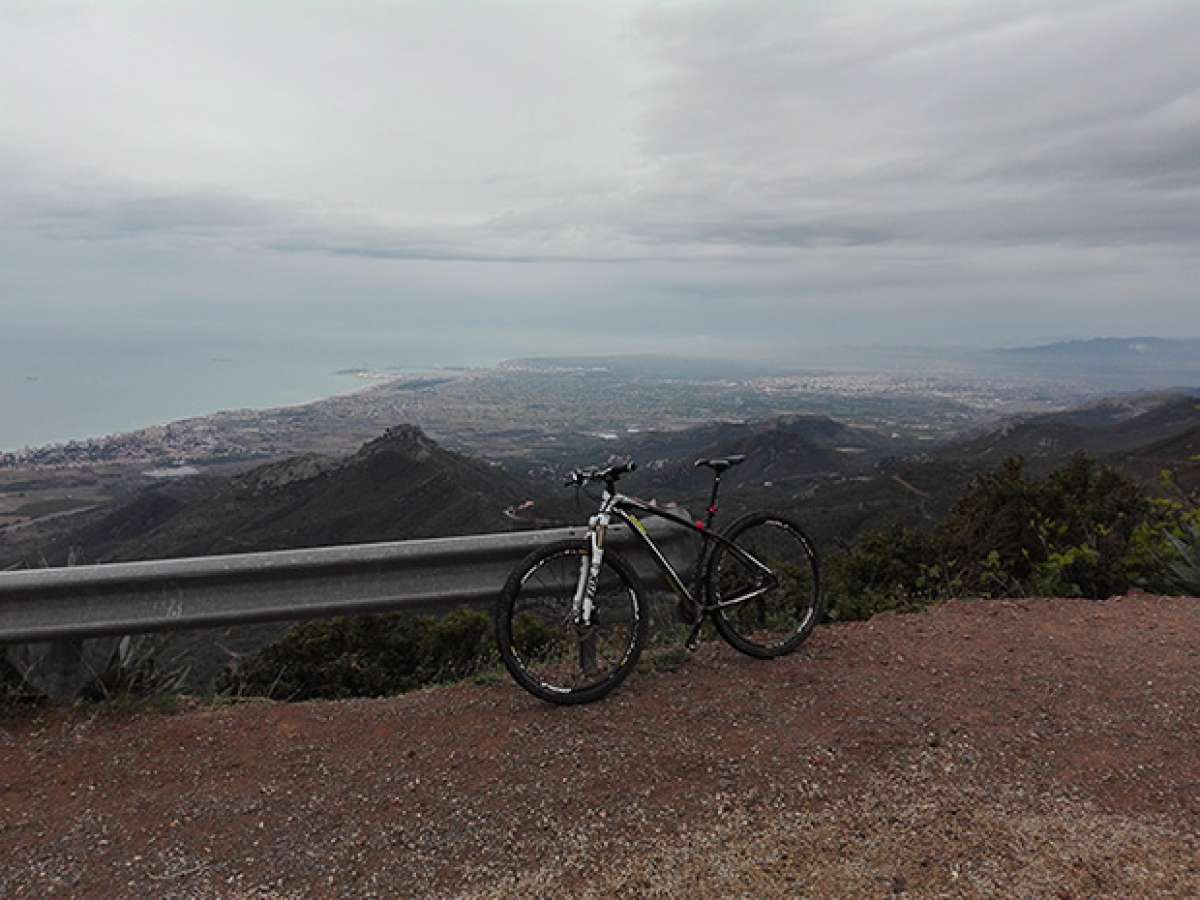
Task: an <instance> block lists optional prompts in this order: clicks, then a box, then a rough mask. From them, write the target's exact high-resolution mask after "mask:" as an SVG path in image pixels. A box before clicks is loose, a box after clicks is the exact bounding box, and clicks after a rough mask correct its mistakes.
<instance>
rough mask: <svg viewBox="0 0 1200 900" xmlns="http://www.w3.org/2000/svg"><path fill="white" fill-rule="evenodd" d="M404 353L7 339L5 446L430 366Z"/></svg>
mask: <svg viewBox="0 0 1200 900" xmlns="http://www.w3.org/2000/svg"><path fill="white" fill-rule="evenodd" d="M403 355H404V354H403V353H401V352H397V353H396V355H388V354H387V353H386V352H382V351H376V352H375V353H373V354H372V353H370V352H368V353H366V354H364V353H363V352H362V351H361V350H358V349H348V348H346V347H339V346H332V347H331V346H322V345H320V344H314V343H311V342H310V343H306V344H304V345H303V346H298V345H297V344H296V343H288V342H272V341H270V340H249V339H240V340H228V339H219V338H213V337H205V338H173V339H169V340H164V339H163V338H162V337H158V336H156V337H155V338H153V339H149V338H134V337H124V338H106V339H100V340H92V339H87V340H85V339H82V338H76V339H68V340H60V339H50V338H42V339H37V338H34V339H25V340H20V341H17V340H13V339H12V338H5V337H0V450H17V449H20V448H22V447H25V446H39V445H42V444H47V443H54V442H61V441H68V440H78V439H83V438H88V437H97V436H100V435H104V434H111V433H113V432H121V431H129V430H133V429H137V428H143V427H146V426H150V425H161V424H164V423H166V422H170V421H173V420H175V419H181V418H186V417H188V416H196V415H204V414H207V413H212V412H217V411H218V410H223V409H243V408H252V409H261V408H266V407H272V406H284V405H290V404H295V403H304V402H307V401H310V400H316V399H318V398H321V397H329V396H333V395H335V394H344V393H348V392H351V391H355V390H359V389H361V388H364V387H367V386H369V385H370V384H371V383H372V382H370V381H367V380H364V379H363V378H361V377H358V376H355V375H352V374H337V373H338V372H339V371H344V370H346V369H369V370H372V371H394V372H395V373H396V374H397V376H399V375H402V374H404V373H405V372H411V371H421V370H423V368H422V365H421V362H420V361H418V362H417V363H416V364H414V365H406V366H403V367H401V366H399V365H398V363H399V360H398V359H397V357H398V356H399V357H402V356H403ZM425 368H428V367H425Z"/></svg>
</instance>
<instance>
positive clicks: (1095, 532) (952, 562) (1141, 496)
mask: <svg viewBox="0 0 1200 900" xmlns="http://www.w3.org/2000/svg"><path fill="white" fill-rule="evenodd" d="M1165 485H1166V486H1168V487H1169V485H1167V484H1166V483H1165ZM1198 516H1200V514H1198V513H1197V511H1196V505H1195V503H1194V499H1189V498H1182V499H1181V498H1174V499H1170V498H1162V497H1159V498H1152V497H1151V496H1150V495H1149V494H1148V493H1147V491H1146V490H1145V489H1144V488H1142V487H1141V486H1140V485H1139V484H1138V483H1137V482H1136V481H1134V480H1133V479H1132V478H1131V477H1129V476H1127V475H1125V474H1123V473H1121V472H1118V471H1116V470H1114V469H1111V468H1108V467H1106V466H1102V465H1099V464H1098V463H1096V462H1095V461H1094V460H1091V459H1089V458H1087V457H1086V456H1083V455H1079V456H1076V457H1074V458H1072V459H1071V460H1070V461H1069V462H1068V463H1067V464H1066V465H1064V466H1062V467H1061V468H1060V469H1058V470H1056V471H1055V472H1052V473H1051V474H1050V475H1048V476H1046V477H1045V478H1043V479H1041V480H1032V479H1030V478H1027V477H1026V474H1025V467H1024V461H1023V460H1022V459H1021V458H1020V457H1014V458H1012V459H1009V460H1007V461H1006V462H1005V463H1004V464H1003V465H1002V466H1000V468H998V469H997V470H996V471H994V472H988V473H985V474H983V475H980V476H978V477H976V478H975V479H974V481H972V482H971V484H970V485H969V487H968V488H967V490H966V492H965V493H964V494H963V495H962V496H961V497H960V498H959V499H958V501H957V502H956V503H955V504H954V506H953V508H952V509H951V512H950V514H949V516H948V517H947V518H946V520H945V521H943V522H942V523H940V524H939V525H937V526H936V527H935V528H932V529H930V530H927V531H921V530H916V529H912V528H905V527H899V526H897V527H894V528H891V529H888V530H884V531H875V532H870V533H867V534H865V535H863V536H862V537H860V539H859V540H858V542H857V543H856V544H855V545H854V546H853V547H852V548H851V549H849V550H847V551H843V552H841V553H835V554H832V555H831V557H830V559H829V560H828V564H827V566H826V587H827V590H826V595H827V597H828V598H829V604H830V617H831V618H835V619H842V620H847V619H860V618H868V617H870V616H872V615H874V614H876V613H879V612H883V611H886V610H902V609H919V608H921V607H924V606H927V605H928V604H930V603H934V602H938V601H940V600H945V599H948V598H950V597H963V596H983V597H988V596H992V597H996V596H1080V597H1095V598H1102V597H1108V596H1111V595H1112V594H1117V593H1122V592H1124V591H1126V590H1128V589H1129V588H1130V587H1131V586H1133V585H1135V584H1137V585H1143V586H1151V587H1158V588H1160V589H1163V590H1166V589H1167V584H1168V582H1171V583H1175V584H1179V583H1181V582H1182V583H1186V582H1187V580H1188V579H1189V578H1192V579H1194V578H1195V572H1196V567H1195V565H1194V564H1193V566H1192V567H1191V568H1189V567H1188V565H1187V563H1186V560H1187V559H1188V558H1189V557H1188V556H1187V553H1186V552H1185V551H1184V550H1183V549H1182V548H1183V547H1184V546H1190V547H1191V548H1192V552H1193V556H1192V557H1190V558H1191V559H1192V560H1193V561H1194V560H1195V556H1194V553H1195V547H1196V546H1197V545H1196V542H1195V541H1194V539H1193V540H1192V542H1191V543H1190V545H1189V544H1188V539H1187V534H1189V533H1190V532H1188V531H1187V529H1188V528H1189V527H1194V528H1195V529H1196V531H1197V532H1198V533H1200V517H1198ZM1188 572H1191V573H1192V574H1191V575H1188V574H1187V573H1188ZM1180 573H1182V574H1180ZM1192 583H1193V584H1194V583H1196V582H1195V581H1194V580H1193V581H1192Z"/></svg>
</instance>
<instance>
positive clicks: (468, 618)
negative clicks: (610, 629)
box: [218, 609, 495, 700]
mask: <svg viewBox="0 0 1200 900" xmlns="http://www.w3.org/2000/svg"><path fill="white" fill-rule="evenodd" d="M494 655H495V651H494V648H493V643H492V639H491V618H490V617H489V616H488V615H486V614H485V613H482V612H479V611H477V610H472V609H459V610H455V611H454V612H452V613H450V614H448V615H446V616H444V617H442V618H436V617H433V616H421V617H415V616H412V615H409V614H407V613H394V614H389V615H382V616H357V617H346V618H334V619H323V620H316V621H312V622H305V623H303V624H301V625H298V626H296V627H295V628H293V629H292V630H291V631H289V632H288V633H287V634H286V635H285V636H284V637H283V638H282V639H280V640H279V641H276V642H275V643H274V644H271V645H270V646H268V647H264V648H263V649H262V650H260V651H259V652H258V653H256V654H254V655H253V656H252V657H249V658H247V659H245V660H243V661H242V662H241V663H240V664H239V665H238V667H237V669H236V670H234V671H232V672H230V673H228V674H227V675H225V676H224V677H223V678H222V679H221V680H220V682H219V683H218V690H219V691H222V692H225V693H232V694H236V695H253V696H267V697H276V698H282V699H288V700H307V699H313V698H324V699H336V698H344V697H379V696H385V695H390V694H397V693H402V692H404V691H409V690H413V689H415V688H418V687H422V686H424V685H427V684H434V683H437V682H441V681H448V680H455V679H460V678H465V677H467V676H469V675H471V674H472V673H473V672H475V671H476V670H478V669H479V668H480V667H482V666H485V665H490V664H491V663H492V661H493V659H494Z"/></svg>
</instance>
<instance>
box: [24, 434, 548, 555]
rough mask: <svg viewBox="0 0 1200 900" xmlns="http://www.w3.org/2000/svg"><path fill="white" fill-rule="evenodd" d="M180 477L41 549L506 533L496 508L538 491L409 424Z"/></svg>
mask: <svg viewBox="0 0 1200 900" xmlns="http://www.w3.org/2000/svg"><path fill="white" fill-rule="evenodd" d="M190 482H192V480H191V479H182V480H180V481H179V482H177V483H172V484H169V485H163V486H154V487H151V488H148V489H146V490H144V491H141V492H139V493H138V494H136V495H134V496H133V498H131V499H130V500H128V501H126V502H124V503H121V504H119V505H117V506H116V507H114V508H111V509H109V510H107V511H105V512H104V513H103V514H102V515H101V516H99V517H96V518H94V519H93V520H92V521H90V522H88V523H86V524H84V525H83V526H82V527H80V528H78V529H76V530H74V531H71V532H70V533H68V534H66V535H64V536H63V537H62V538H60V539H59V540H58V541H57V542H56V544H55V546H54V547H53V548H52V551H51V553H48V554H47V556H48V557H49V558H50V559H51V561H52V562H54V561H55V557H57V556H63V557H65V555H66V552H67V548H69V547H71V546H74V547H77V548H79V550H80V551H81V552H82V555H83V558H84V559H85V560H87V561H116V560H132V559H159V558H166V557H180V556H205V555H211V554H217V553H243V552H250V551H255V550H279V549H288V548H296V547H313V546H324V545H329V544H347V543H359V542H368V541H380V540H400V539H406V538H422V537H437V536H443V535H451V534H469V533H477V532H486V531H505V530H511V529H513V528H516V527H521V526H522V523H519V522H516V521H514V520H513V519H512V518H510V517H509V515H507V514H506V510H507V509H509V508H510V507H512V506H515V505H518V504H520V503H522V502H524V501H525V500H528V499H532V498H533V496H534V491H535V490H537V488H536V487H535V486H531V485H530V484H529V483H527V482H525V481H524V480H522V479H519V478H517V477H514V476H512V475H509V474H507V473H505V472H504V471H503V470H502V469H499V468H496V467H493V466H489V465H487V464H485V463H482V462H479V461H477V460H473V459H469V458H467V457H464V456H460V455H459V454H457V453H451V452H449V451H447V450H444V449H442V448H441V447H440V446H438V444H437V443H435V442H434V441H433V440H431V439H430V438H429V437H427V436H426V435H425V434H424V433H423V432H422V431H421V430H420V429H418V428H416V427H414V426H408V425H405V426H400V427H397V428H393V429H391V430H389V431H388V432H387V433H385V434H384V435H383V436H382V437H380V438H377V439H375V440H373V441H370V442H369V443H367V444H365V445H364V446H363V447H362V448H361V449H360V450H359V451H358V452H357V453H355V454H353V455H352V456H349V457H347V458H345V459H342V460H337V459H333V458H329V457H324V456H318V455H313V454H309V455H306V456H299V457H294V458H291V459H286V460H283V461H281V462H275V463H269V464H267V465H264V466H259V467H258V468H255V469H252V470H250V471H249V472H246V473H244V474H242V475H239V476H237V477H234V478H232V479H228V480H226V479H215V478H214V479H203V480H202V481H196V482H195V483H190ZM551 502H553V500H551ZM543 507H544V504H541V505H539V506H538V507H537V508H538V509H541V508H543ZM528 524H531V523H525V527H528Z"/></svg>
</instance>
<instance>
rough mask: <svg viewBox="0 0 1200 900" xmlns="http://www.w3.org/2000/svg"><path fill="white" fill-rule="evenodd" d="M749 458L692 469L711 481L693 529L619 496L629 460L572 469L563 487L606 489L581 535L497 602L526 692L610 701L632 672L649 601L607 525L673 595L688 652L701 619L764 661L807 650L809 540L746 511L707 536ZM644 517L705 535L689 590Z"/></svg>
mask: <svg viewBox="0 0 1200 900" xmlns="http://www.w3.org/2000/svg"><path fill="white" fill-rule="evenodd" d="M744 459H745V456H740V455H739V456H725V457H720V458H716V459H700V460H697V461H696V466H697V467H701V466H704V467H708V468H710V469H712V470H713V476H714V477H713V485H712V494H711V497H710V501H709V505H708V510H707V515H706V517H705V518H704V519H702V520H698V521H696V522H692V521H690V520H689V519H686V518H684V517H683V516H682V515H680V514H679V513H678V511H672V510H670V509H665V508H663V507H660V506H657V505H655V504H653V503H648V502H646V501H644V500H639V499H637V498H636V497H630V496H627V495H625V494H621V493H618V491H617V487H616V485H617V481H618V480H619V479H620V478H621V476H623V475H626V474H628V473H629V472H632V471H634V469H635V468H636V466H635V464H634V463H633V462H626V463H620V464H617V465H610V466H607V467H604V468H598V469H576V470H574V471H572V472H571V475H570V478H568V480H567V482H566V485H567V486H574V487H575V488H577V489H581V488H586V486H587V485H589V484H591V483H595V482H600V483H602V484H603V486H604V489H603V493H602V495H601V496H600V497H599V501H600V509H599V511H598V512H597V513H596V514H595V515H594V516H592V517H591V518H590V519H589V520H588V530H587V535H586V537H584V538H580V539H576V540H565V541H558V542H555V543H552V544H548V545H546V546H545V547H542V548H541V549H539V550H536V551H535V552H533V553H531V554H530V555H529V556H527V557H526V558H525V559H524V560H522V561H521V563H520V564H519V565H518V566H517V567H516V569H514V570H513V572H512V574H511V575H510V576H509V578H508V581H507V583H506V584H505V585H504V589H503V591H502V592H501V594H500V597H499V599H498V601H497V603H496V615H495V619H496V622H495V624H496V639H497V642H498V644H499V647H500V656H501V658H502V659H503V660H504V665H505V666H506V667H507V669H508V671H509V673H511V675H512V676H513V678H514V679H515V680H516V681H517V683H518V684H519V685H521V687H523V688H525V689H526V690H527V691H529V692H530V693H531V694H533V695H534V696H536V697H540V698H541V699H542V700H546V701H549V702H551V703H562V704H572V703H588V702H590V701H593V700H599V699H600V698H601V697H604V696H606V695H607V694H608V693H610V692H611V691H612V690H613V689H614V688H616V687H617V686H618V685H619V684H620V683H621V682H622V681H624V680H625V678H626V677H627V676H628V675H629V673H630V672H631V671H633V669H634V667H635V666H636V665H637V663H638V659H639V658H640V657H641V653H642V648H643V646H644V645H645V643H646V640H647V630H648V622H649V608H648V603H647V601H648V594H647V592H646V589H645V588H644V587H643V585H642V582H641V579H640V578H639V577H638V574H637V572H636V571H635V570H634V568H633V566H632V565H630V564H629V562H628V561H627V560H626V559H625V558H624V557H623V556H621V554H619V553H618V552H616V551H615V550H614V549H612V548H611V547H606V546H605V540H606V538H607V537H608V531H609V526H610V524H611V523H612V521H613V519H617V520H619V521H620V522H624V523H625V524H626V525H628V526H629V528H630V529H631V532H632V533H633V534H634V535H635V536H636V537H637V538H638V539H639V540H640V543H641V544H642V545H644V546H645V548H646V550H647V551H649V554H650V558H651V560H652V561H653V562H654V564H655V566H656V567H657V568H658V569H659V570H660V571H661V573H662V575H663V577H664V579H665V581H666V583H667V585H668V587H670V589H671V590H672V591H673V592H674V594H675V595H676V597H677V600H678V612H679V615H680V617H681V618H682V619H683V620H684V624H686V625H689V626H690V631H689V633H688V637H687V641H686V645H687V647H688V649H689V650H694V649H695V648H696V646H697V645H698V643H699V640H700V634H701V630H702V628H703V626H704V624H705V622H706V621H711V622H712V624H713V625H714V626H715V627H716V630H717V632H718V633H719V634H720V635H721V637H722V638H724V639H725V640H726V641H728V642H729V644H731V645H732V646H733V647H734V648H736V649H737V650H740V651H741V652H742V653H746V654H749V655H750V656H755V657H759V658H760V659H772V658H774V657H778V656H782V655H784V654H786V653H791V652H792V651H793V650H795V649H796V648H797V647H798V646H800V644H801V643H803V641H804V639H805V638H807V637H808V635H809V633H810V632H811V631H812V629H813V627H814V626H815V625H816V624H817V622H818V621H819V620H820V618H821V615H822V612H823V598H822V596H821V577H820V563H819V561H818V558H817V551H816V549H815V548H814V546H813V543H812V541H810V540H809V539H808V537H807V536H806V535H805V533H804V532H803V531H802V530H801V529H800V526H799V525H797V524H796V523H795V522H794V521H792V520H791V519H789V518H788V517H787V516H783V515H780V514H778V513H773V512H752V513H748V514H747V515H744V516H742V517H740V518H738V519H736V520H735V521H734V522H733V523H732V524H731V525H730V526H729V527H728V528H727V529H726V530H725V531H723V532H721V533H719V534H718V533H717V532H715V531H714V530H713V523H714V522H715V520H716V517H717V495H718V493H719V491H720V486H721V476H722V474H723V473H725V472H726V471H728V470H729V469H731V468H732V467H734V466H736V465H738V464H739V463H741V462H742V461H743V460H744ZM589 496H591V495H589ZM639 516H655V517H658V518H661V519H665V520H666V521H668V522H670V523H672V524H674V525H676V526H679V527H681V528H687V529H690V530H691V531H693V532H695V533H696V534H698V535H699V536H700V537H701V539H702V541H701V547H700V550H699V553H698V555H697V557H696V561H695V565H694V568H693V570H692V579H691V580H692V584H691V586H690V587H689V586H688V585H686V584H685V583H684V578H683V576H682V575H681V574H680V573H679V571H677V570H676V569H675V567H674V566H672V565H671V563H670V562H669V561H668V560H667V557H666V556H665V555H664V554H663V552H662V550H661V549H659V547H658V545H657V544H655V542H654V539H653V538H652V537H651V536H650V534H649V532H648V531H647V529H646V526H645V524H644V523H643V522H642V519H641V518H639Z"/></svg>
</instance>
